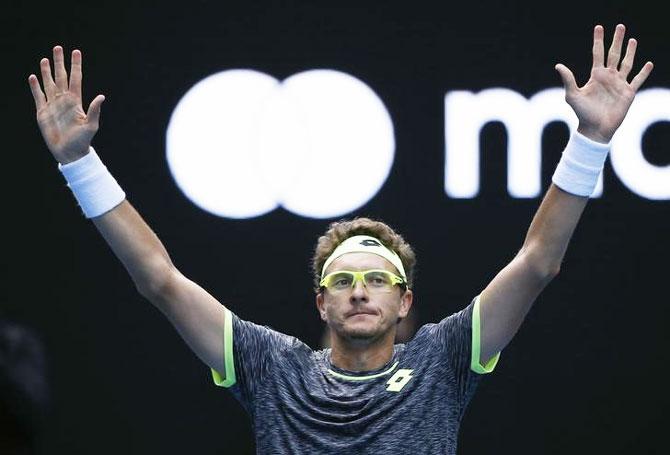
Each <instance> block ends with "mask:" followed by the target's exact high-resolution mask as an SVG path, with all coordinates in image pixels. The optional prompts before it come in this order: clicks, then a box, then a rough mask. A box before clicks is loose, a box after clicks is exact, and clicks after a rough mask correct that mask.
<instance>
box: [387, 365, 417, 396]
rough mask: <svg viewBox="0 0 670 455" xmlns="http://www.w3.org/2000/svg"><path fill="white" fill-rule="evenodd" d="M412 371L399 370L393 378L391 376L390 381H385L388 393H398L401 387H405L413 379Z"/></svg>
mask: <svg viewBox="0 0 670 455" xmlns="http://www.w3.org/2000/svg"><path fill="white" fill-rule="evenodd" d="M413 371H414V370H409V369H406V368H401V369H400V370H398V371H396V372H395V374H394V375H393V376H391V379H389V380H388V381H386V385H388V387H386V390H388V391H389V392H400V391H401V390H402V388H403V387H405V386H406V385H407V383H408V382H409V381H410V380H411V379H412V378H413V377H414V376H412V372H413Z"/></svg>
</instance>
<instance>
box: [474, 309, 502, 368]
mask: <svg viewBox="0 0 670 455" xmlns="http://www.w3.org/2000/svg"><path fill="white" fill-rule="evenodd" d="M480 351H481V325H480V320H479V296H477V298H476V299H475V307H474V308H473V309H472V355H471V358H470V369H471V370H472V371H474V372H475V373H479V374H486V373H490V372H492V371H493V369H494V368H495V367H496V365H497V364H498V360H500V353H497V354H496V355H494V356H493V357H491V359H490V360H489V361H488V362H487V363H486V365H483V366H482V364H481V358H480Z"/></svg>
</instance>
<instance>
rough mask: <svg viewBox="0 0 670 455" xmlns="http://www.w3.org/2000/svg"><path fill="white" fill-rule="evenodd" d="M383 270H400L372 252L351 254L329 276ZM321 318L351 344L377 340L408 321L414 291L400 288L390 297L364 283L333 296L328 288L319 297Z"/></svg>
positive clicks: (333, 265) (336, 263)
mask: <svg viewBox="0 0 670 455" xmlns="http://www.w3.org/2000/svg"><path fill="white" fill-rule="evenodd" d="M370 269H383V270H388V271H389V272H393V273H395V274H398V271H397V270H396V268H395V267H394V266H393V264H391V263H390V262H389V261H387V260H386V259H384V258H383V257H381V256H378V255H376V254H372V253H347V254H344V255H342V256H340V257H339V258H337V259H336V260H334V261H333V262H332V263H331V264H330V266H328V269H326V274H328V273H331V272H336V271H338V270H351V271H360V270H370ZM316 305H317V308H318V309H319V313H320V315H321V319H323V320H324V321H326V323H327V324H328V326H329V327H330V329H331V331H332V332H333V333H334V334H335V335H336V336H339V337H342V338H344V339H347V340H350V341H356V340H357V341H366V340H367V341H374V340H377V339H379V338H381V337H383V336H384V335H386V334H388V333H389V332H392V334H394V333H395V327H396V322H397V320H398V317H401V318H404V317H405V316H407V312H408V311H409V309H410V307H411V306H412V291H410V290H407V291H404V290H403V288H402V287H398V286H396V287H395V288H394V289H393V291H392V292H389V293H386V294H377V293H373V294H370V293H369V292H368V290H367V288H366V287H365V286H364V284H363V283H361V282H360V281H359V282H357V283H356V285H355V286H354V287H353V288H351V289H350V290H346V291H343V292H340V293H332V292H330V291H329V290H328V289H324V290H323V291H322V292H320V293H319V294H317V296H316Z"/></svg>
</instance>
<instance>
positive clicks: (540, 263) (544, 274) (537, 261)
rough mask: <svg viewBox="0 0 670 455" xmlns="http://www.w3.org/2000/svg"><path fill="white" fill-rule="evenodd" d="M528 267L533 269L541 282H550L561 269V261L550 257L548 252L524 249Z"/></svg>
mask: <svg viewBox="0 0 670 455" xmlns="http://www.w3.org/2000/svg"><path fill="white" fill-rule="evenodd" d="M521 255H522V256H523V257H524V259H525V262H526V265H527V267H528V268H529V269H530V270H531V271H532V274H533V276H535V277H536V278H537V280H539V281H540V282H542V283H544V284H548V283H549V282H550V281H551V280H553V279H554V278H556V276H557V275H558V274H559V273H560V271H561V262H560V261H558V260H553V259H551V258H548V257H547V255H546V254H544V253H543V252H541V251H536V250H532V249H531V250H522V251H521Z"/></svg>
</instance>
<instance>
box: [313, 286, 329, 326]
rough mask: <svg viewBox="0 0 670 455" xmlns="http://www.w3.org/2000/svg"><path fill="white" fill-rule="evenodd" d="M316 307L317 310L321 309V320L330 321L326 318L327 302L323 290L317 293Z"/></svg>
mask: <svg viewBox="0 0 670 455" xmlns="http://www.w3.org/2000/svg"><path fill="white" fill-rule="evenodd" d="M316 308H317V310H319V315H320V316H321V320H322V321H325V322H328V321H327V318H326V304H325V302H324V299H323V292H319V293H318V294H316Z"/></svg>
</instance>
